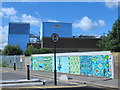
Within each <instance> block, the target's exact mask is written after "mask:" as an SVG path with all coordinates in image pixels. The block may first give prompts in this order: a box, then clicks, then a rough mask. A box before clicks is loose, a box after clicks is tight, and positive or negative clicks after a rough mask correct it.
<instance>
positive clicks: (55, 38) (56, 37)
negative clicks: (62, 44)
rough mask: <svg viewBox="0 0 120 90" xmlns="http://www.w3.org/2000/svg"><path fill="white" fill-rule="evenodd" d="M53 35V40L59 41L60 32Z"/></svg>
mask: <svg viewBox="0 0 120 90" xmlns="http://www.w3.org/2000/svg"><path fill="white" fill-rule="evenodd" d="M51 37H52V41H53V42H54V43H57V42H58V41H59V36H58V34H56V33H53V34H52V36H51Z"/></svg>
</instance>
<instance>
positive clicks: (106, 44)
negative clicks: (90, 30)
mask: <svg viewBox="0 0 120 90" xmlns="http://www.w3.org/2000/svg"><path fill="white" fill-rule="evenodd" d="M98 46H99V47H100V48H101V49H102V50H110V51H112V52H120V17H119V18H118V20H116V21H115V23H114V24H113V27H112V31H109V33H108V35H107V36H106V37H104V38H103V39H102V40H101V41H100V42H99V43H98Z"/></svg>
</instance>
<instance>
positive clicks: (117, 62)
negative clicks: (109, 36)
mask: <svg viewBox="0 0 120 90" xmlns="http://www.w3.org/2000/svg"><path fill="white" fill-rule="evenodd" d="M111 55H113V62H114V78H116V79H118V78H119V79H120V52H112V53H111Z"/></svg>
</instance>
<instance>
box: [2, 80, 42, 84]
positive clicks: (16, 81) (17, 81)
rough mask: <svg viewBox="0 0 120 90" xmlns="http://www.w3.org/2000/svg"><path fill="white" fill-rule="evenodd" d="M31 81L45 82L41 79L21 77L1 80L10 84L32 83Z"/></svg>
mask: <svg viewBox="0 0 120 90" xmlns="http://www.w3.org/2000/svg"><path fill="white" fill-rule="evenodd" d="M30 82H43V81H41V80H40V79H31V80H27V79H19V80H9V81H8V80H2V81H0V84H10V83H30Z"/></svg>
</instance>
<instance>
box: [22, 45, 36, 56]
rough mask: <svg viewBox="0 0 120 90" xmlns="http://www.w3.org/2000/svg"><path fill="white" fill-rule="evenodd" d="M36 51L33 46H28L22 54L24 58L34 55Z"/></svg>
mask: <svg viewBox="0 0 120 90" xmlns="http://www.w3.org/2000/svg"><path fill="white" fill-rule="evenodd" d="M37 52H38V51H37V49H36V48H34V47H33V46H28V47H27V49H26V50H25V52H24V54H25V56H30V55H31V54H36V53H37Z"/></svg>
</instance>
